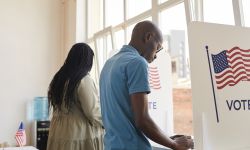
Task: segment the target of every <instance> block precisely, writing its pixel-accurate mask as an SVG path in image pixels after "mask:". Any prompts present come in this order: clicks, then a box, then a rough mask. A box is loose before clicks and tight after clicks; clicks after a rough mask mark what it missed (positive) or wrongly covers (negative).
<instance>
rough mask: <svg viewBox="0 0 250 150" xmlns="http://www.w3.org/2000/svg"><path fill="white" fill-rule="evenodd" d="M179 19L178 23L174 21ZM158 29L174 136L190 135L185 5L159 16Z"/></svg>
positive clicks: (190, 115) (168, 10)
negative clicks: (167, 62)
mask: <svg viewBox="0 0 250 150" xmlns="http://www.w3.org/2000/svg"><path fill="white" fill-rule="evenodd" d="M176 18H178V19H176ZM159 27H160V29H161V31H162V34H163V37H164V43H163V45H164V48H165V49H167V50H168V52H169V54H170V57H171V63H172V81H173V105H174V106H173V107H174V109H173V111H174V113H173V115H174V133H183V134H188V135H192V134H193V127H192V120H193V118H192V101H191V99H192V97H191V82H190V71H189V62H188V60H189V53H188V50H189V49H188V40H187V29H186V17H185V7H184V3H181V4H178V5H176V6H174V7H172V8H169V9H166V10H164V11H162V12H161V13H160V24H159Z"/></svg>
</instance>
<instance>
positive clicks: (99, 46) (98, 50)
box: [96, 38, 104, 72]
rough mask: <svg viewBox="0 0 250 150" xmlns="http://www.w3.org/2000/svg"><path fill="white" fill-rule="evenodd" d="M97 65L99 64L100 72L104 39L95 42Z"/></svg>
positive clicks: (102, 62) (102, 61)
mask: <svg viewBox="0 0 250 150" xmlns="http://www.w3.org/2000/svg"><path fill="white" fill-rule="evenodd" d="M96 41H97V50H96V51H97V53H98V55H97V56H98V58H97V63H98V64H99V67H100V68H99V71H100V72H101V69H102V67H103V65H104V38H98V39H97V40H96Z"/></svg>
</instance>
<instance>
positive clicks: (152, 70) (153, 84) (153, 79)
mask: <svg viewBox="0 0 250 150" xmlns="http://www.w3.org/2000/svg"><path fill="white" fill-rule="evenodd" d="M149 85H150V88H152V89H155V90H158V89H160V88H161V82H160V75H159V71H158V68H157V67H152V66H149Z"/></svg>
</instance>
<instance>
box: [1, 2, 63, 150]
mask: <svg viewBox="0 0 250 150" xmlns="http://www.w3.org/2000/svg"><path fill="white" fill-rule="evenodd" d="M62 5H63V3H62V1H61V0H1V1H0V69H1V72H0V74H1V75H0V143H3V142H8V143H9V144H10V145H13V144H15V140H14V135H15V132H16V131H17V128H18V125H19V122H20V121H24V123H25V125H26V133H27V135H28V138H29V134H30V133H29V132H30V121H28V119H27V115H26V105H27V103H28V102H29V101H31V100H32V99H33V98H34V97H35V96H46V95H47V89H48V85H49V82H50V80H51V79H52V77H53V75H54V73H55V72H56V71H57V69H58V68H59V66H61V63H62V60H63V57H64V55H65V54H63V52H64V50H62V49H63V48H64V39H63V36H64V34H65V33H64V32H63V31H64V26H63V23H62V22H64V21H65V20H64V19H63V13H62V12H63V11H64V9H63V7H62ZM28 141H29V139H28Z"/></svg>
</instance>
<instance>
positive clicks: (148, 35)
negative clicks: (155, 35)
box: [143, 32, 152, 42]
mask: <svg viewBox="0 0 250 150" xmlns="http://www.w3.org/2000/svg"><path fill="white" fill-rule="evenodd" d="M151 38H152V34H151V32H146V33H145V35H144V39H143V40H144V42H147V41H150V40H151Z"/></svg>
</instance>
